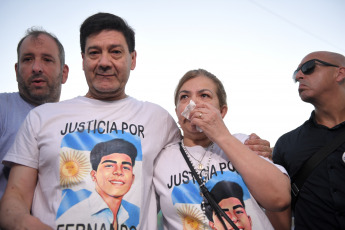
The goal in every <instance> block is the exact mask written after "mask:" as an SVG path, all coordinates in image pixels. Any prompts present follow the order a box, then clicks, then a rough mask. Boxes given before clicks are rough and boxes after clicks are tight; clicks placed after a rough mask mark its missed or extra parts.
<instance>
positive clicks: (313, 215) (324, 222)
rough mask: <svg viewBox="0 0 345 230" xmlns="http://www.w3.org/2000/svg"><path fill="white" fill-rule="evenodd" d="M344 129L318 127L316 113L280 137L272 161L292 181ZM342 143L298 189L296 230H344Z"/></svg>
mask: <svg viewBox="0 0 345 230" xmlns="http://www.w3.org/2000/svg"><path fill="white" fill-rule="evenodd" d="M344 129H345V122H343V123H341V124H338V125H337V126H335V127H333V128H328V127H326V126H323V125H319V124H317V123H316V121H315V114H314V112H312V114H311V117H310V119H309V120H307V121H306V122H305V123H304V124H303V125H301V126H300V127H298V128H297V129H295V130H292V131H290V132H288V133H286V134H284V135H283V136H281V137H280V138H279V139H278V141H277V143H276V146H275V147H274V150H273V161H274V163H276V164H280V165H282V166H284V167H285V169H286V170H287V171H288V173H289V175H290V177H291V178H293V177H294V176H295V174H296V173H297V171H298V170H299V168H300V167H301V166H302V164H303V163H304V162H305V161H306V160H307V159H308V158H309V157H311V156H312V155H313V154H314V153H316V152H317V151H318V150H319V149H320V148H322V147H323V146H325V145H327V144H328V143H330V142H331V141H332V140H333V139H334V138H335V137H336V136H337V135H338V133H340V132H342V131H343V130H344ZM344 152H345V137H344V143H343V144H342V145H341V146H340V147H338V149H337V150H335V151H334V152H333V153H331V154H329V155H328V156H327V158H326V159H324V160H323V161H322V162H321V163H320V164H319V165H318V166H317V167H316V168H315V169H314V170H313V172H312V173H311V174H310V176H309V177H308V179H307V180H306V181H305V182H304V185H303V187H302V189H301V190H300V194H299V198H298V200H297V203H296V207H295V213H294V215H295V229H296V230H300V229H313V230H314V229H342V230H345V162H344V160H343V155H344Z"/></svg>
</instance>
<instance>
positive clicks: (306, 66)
mask: <svg viewBox="0 0 345 230" xmlns="http://www.w3.org/2000/svg"><path fill="white" fill-rule="evenodd" d="M315 62H319V63H321V64H322V65H324V66H333V67H339V66H337V65H333V64H330V63H327V62H325V61H321V60H319V59H311V60H309V61H307V62H305V63H303V64H302V65H301V66H300V67H299V68H297V69H296V70H295V72H294V73H293V76H292V79H293V80H294V81H295V82H296V81H297V80H296V75H297V73H298V71H300V70H301V71H302V73H303V74H304V75H309V74H312V73H313V72H314V69H315V65H316V63H315Z"/></svg>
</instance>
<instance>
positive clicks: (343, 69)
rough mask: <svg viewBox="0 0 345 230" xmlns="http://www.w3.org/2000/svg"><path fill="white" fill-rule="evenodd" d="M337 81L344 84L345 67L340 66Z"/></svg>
mask: <svg viewBox="0 0 345 230" xmlns="http://www.w3.org/2000/svg"><path fill="white" fill-rule="evenodd" d="M336 81H337V82H338V83H339V84H344V83H345V67H342V66H341V67H339V71H338V75H337V78H336Z"/></svg>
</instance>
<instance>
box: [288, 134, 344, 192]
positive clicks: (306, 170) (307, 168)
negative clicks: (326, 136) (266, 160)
mask: <svg viewBox="0 0 345 230" xmlns="http://www.w3.org/2000/svg"><path fill="white" fill-rule="evenodd" d="M344 141H345V130H344V131H342V132H341V133H340V134H338V136H337V137H336V138H335V139H334V141H332V142H331V144H329V145H326V146H324V147H322V148H321V149H320V150H319V151H317V152H316V153H315V154H314V155H313V156H311V157H310V158H309V159H308V160H307V161H306V162H305V163H304V164H303V165H302V167H301V168H300V169H299V170H298V172H297V173H296V175H295V176H294V178H293V179H292V182H291V191H292V193H293V195H295V197H297V195H298V193H299V191H300V190H301V188H302V186H303V184H304V182H305V180H306V179H307V178H308V176H309V175H310V174H311V172H312V171H313V169H315V168H316V166H317V165H319V164H320V163H321V161H322V160H323V159H325V158H326V157H327V156H328V155H329V154H330V153H332V152H333V151H334V150H336V149H337V148H338V147H339V146H340V145H341V144H342V143H343V142H344Z"/></svg>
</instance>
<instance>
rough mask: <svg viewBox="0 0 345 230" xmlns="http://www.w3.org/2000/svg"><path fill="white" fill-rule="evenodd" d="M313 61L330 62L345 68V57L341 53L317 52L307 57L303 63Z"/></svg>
mask: <svg viewBox="0 0 345 230" xmlns="http://www.w3.org/2000/svg"><path fill="white" fill-rule="evenodd" d="M311 59H320V60H322V61H325V62H329V63H332V64H335V65H338V66H345V57H344V55H341V54H339V53H334V52H329V51H316V52H312V53H310V54H308V55H307V56H305V57H304V58H303V59H302V61H301V63H305V62H306V61H309V60H311Z"/></svg>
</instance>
